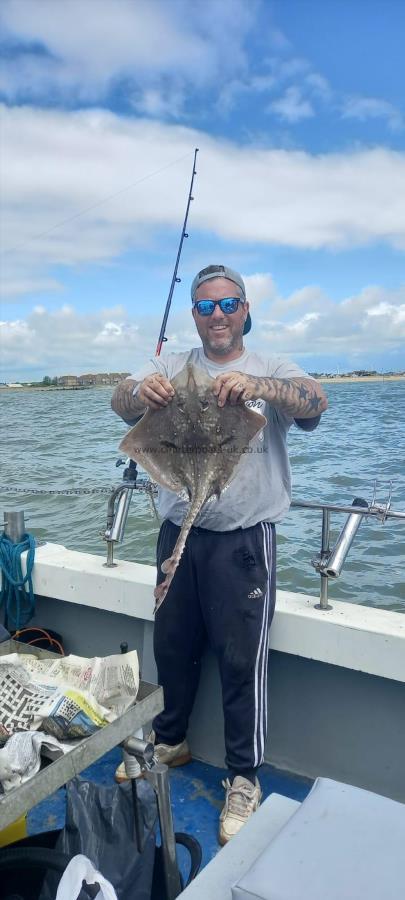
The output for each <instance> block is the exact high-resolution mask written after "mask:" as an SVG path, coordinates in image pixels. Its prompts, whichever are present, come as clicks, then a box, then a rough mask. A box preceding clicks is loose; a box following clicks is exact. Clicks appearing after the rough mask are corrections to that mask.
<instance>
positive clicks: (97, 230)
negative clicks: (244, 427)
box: [0, 0, 405, 381]
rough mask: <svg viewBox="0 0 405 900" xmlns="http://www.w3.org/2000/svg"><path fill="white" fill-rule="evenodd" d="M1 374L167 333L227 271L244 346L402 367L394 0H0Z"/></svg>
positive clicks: (20, 376)
mask: <svg viewBox="0 0 405 900" xmlns="http://www.w3.org/2000/svg"><path fill="white" fill-rule="evenodd" d="M0 16H1V22H0V33H1V45H2V46H1V49H2V61H1V69H0V103H1V129H0V144H1V161H0V166H1V168H0V177H1V202H2V212H1V236H0V266H1V269H0V279H1V298H2V299H1V313H0V319H1V322H0V325H1V344H0V347H1V362H2V370H1V374H0V381H12V380H25V381H27V380H34V379H40V380H41V379H42V378H43V377H44V376H45V375H49V376H51V377H54V376H57V375H65V374H75V375H79V374H82V373H85V372H117V371H119V372H124V371H126V372H133V371H136V369H137V368H139V366H140V365H141V364H143V363H144V362H145V361H146V360H147V359H149V358H150V357H151V356H153V354H154V351H155V347H156V343H157V338H158V335H159V330H160V325H161V321H162V317H163V313H164V307H165V302H166V298H167V295H168V292H169V288H170V283H171V279H172V274H173V268H174V264H175V260H176V255H177V249H178V244H179V239H180V234H181V228H182V223H183V219H184V214H185V207H186V202H187V195H188V190H189V184H190V178H191V173H192V165H193V156H194V149H195V148H196V147H198V148H199V153H198V157H197V166H196V168H197V175H196V179H195V184H194V192H193V193H194V201H193V202H192V203H191V208H190V216H189V221H188V229H187V230H188V234H189V237H188V239H187V240H185V242H184V246H183V252H182V256H181V261H180V266H179V273H178V274H179V277H180V278H181V282H180V283H178V284H177V285H176V289H175V292H174V298H173V303H172V309H171V312H170V316H169V320H168V325H167V329H166V335H167V342H166V344H165V351H179V350H185V349H187V348H190V347H191V346H197V345H198V337H196V333H195V329H194V325H193V321H192V317H191V312H190V309H191V301H190V294H189V289H190V283H191V281H192V279H193V277H194V275H195V274H196V272H197V271H198V270H199V269H201V268H203V267H205V266H207V265H210V264H212V263H219V264H224V265H228V266H231V267H232V268H234V269H236V270H238V271H239V272H241V273H242V275H243V277H244V279H245V282H246V287H247V293H248V296H249V299H250V302H251V311H252V320H253V327H252V331H251V333H250V334H249V335H248V337H247V338H246V345H247V346H248V347H249V348H251V349H254V350H256V351H257V352H260V353H262V354H264V355H273V354H277V355H280V354H281V355H285V356H287V357H289V358H292V359H294V360H296V361H297V362H298V363H300V364H301V365H302V366H303V367H304V368H305V369H306V370H307V371H310V372H332V373H339V372H345V371H351V370H353V369H377V370H379V371H402V370H404V369H405V100H404V84H405V54H404V52H403V46H404V36H405V6H404V4H403V2H402V0H384V2H383V0H378V2H377V0H354V2H342V0H327V2H326V3H325V0H63V2H55V0H2V4H1V11H0Z"/></svg>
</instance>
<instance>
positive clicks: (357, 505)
mask: <svg viewBox="0 0 405 900" xmlns="http://www.w3.org/2000/svg"><path fill="white" fill-rule="evenodd" d="M376 493H377V483H376V482H375V483H374V491H373V497H372V500H371V502H370V503H368V501H367V500H365V499H364V498H363V497H355V499H354V500H353V503H352V504H351V505H350V506H342V505H341V504H338V503H321V502H319V501H316V502H314V501H312V500H292V501H291V506H292V507H293V508H295V509H313V510H318V511H322V532H321V549H320V552H319V554H318V555H317V556H315V557H314V558H313V559H312V560H311V563H312V565H313V567H314V569H315V570H316V571H317V572H318V574H319V575H320V579H321V584H320V592H319V603H316V604H315V609H321V610H323V611H328V610H331V609H332V608H333V607H332V606H331V605H330V603H329V601H328V593H329V578H338V577H339V575H340V573H341V571H342V569H343V565H344V563H345V560H346V557H347V555H348V553H349V550H350V548H351V546H352V544H353V541H354V538H355V536H356V534H357V531H358V529H359V527H360V525H361V523H362V521H363V519H364V517H368V518H370V517H374V518H375V519H378V520H379V521H380V522H381V523H382V524H384V523H385V522H386V521H387V519H396V520H397V521H402V522H405V512H401V511H400V510H394V509H392V508H391V499H392V482H389V492H388V497H387V499H386V500H385V502H383V503H378V502H377V499H376ZM332 512H336V513H347V514H348V515H347V519H346V521H345V523H344V525H343V527H342V529H341V531H340V534H339V535H338V538H337V540H336V542H335V544H334V546H333V547H330V533H331V525H330V522H331V513H332Z"/></svg>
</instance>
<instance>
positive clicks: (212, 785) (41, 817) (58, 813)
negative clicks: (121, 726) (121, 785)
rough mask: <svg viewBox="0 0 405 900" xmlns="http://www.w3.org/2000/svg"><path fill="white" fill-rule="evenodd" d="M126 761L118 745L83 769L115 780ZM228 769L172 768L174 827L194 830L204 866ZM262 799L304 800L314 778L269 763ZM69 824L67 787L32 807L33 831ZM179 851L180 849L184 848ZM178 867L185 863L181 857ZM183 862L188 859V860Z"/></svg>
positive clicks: (213, 844)
mask: <svg viewBox="0 0 405 900" xmlns="http://www.w3.org/2000/svg"><path fill="white" fill-rule="evenodd" d="M121 760H122V753H121V750H120V749H119V747H117V748H115V749H114V750H112V751H111V752H110V753H107V754H106V755H105V756H103V757H102V758H101V759H100V760H98V761H97V762H96V763H94V764H93V765H92V766H89V768H88V769H86V770H84V771H83V772H82V773H81V777H83V778H88V779H89V780H91V781H94V782H96V783H98V784H112V783H113V781H114V772H115V769H116V767H117V765H118V764H119V763H120V762H121ZM226 776H227V772H226V770H225V769H219V768H216V767H215V766H210V765H208V764H207V763H202V762H199V761H198V760H193V761H192V762H191V763H189V764H188V765H186V766H179V767H178V768H175V769H171V770H170V792H171V801H172V811H173V819H174V828H175V831H183V832H184V831H185V832H187V833H188V834H191V835H194V836H195V837H196V838H197V840H198V841H199V842H200V844H201V848H202V854H203V859H202V865H203V866H204V865H206V864H207V863H208V862H209V861H210V860H211V859H212V858H213V857H214V856H215V854H216V853H217V852H218V850H219V849H220V848H219V844H218V840H217V833H218V817H219V813H220V811H221V809H222V806H223V802H224V789H223V787H222V784H221V782H222V780H223V779H225V778H226ZM260 783H261V787H262V790H263V799H265V798H266V797H268V796H269V795H270V794H272V793H277V794H282V795H283V796H285V797H290V798H292V799H293V800H298V801H302V800H304V799H305V797H306V795H307V794H308V793H309V791H310V789H311V786H312V781H311V780H310V779H308V778H302V777H299V776H295V775H290V774H288V773H286V772H282V771H280V770H279V769H276V768H274V767H273V766H270V765H263V766H262V768H261V770H260ZM64 824H65V791H64V789H63V788H61V789H60V790H59V791H57V792H56V793H55V794H53V795H52V796H51V797H48V798H47V799H46V800H43V801H42V802H41V803H39V804H38V805H37V806H35V807H34V808H33V809H31V810H30V812H29V814H28V819H27V831H28V834H29V835H34V834H39V833H41V832H44V831H53V830H58V829H60V828H63V826H64ZM180 853H181V849H180ZM179 862H180V867H181V868H183V865H182V861H181V859H180V860H179ZM184 865H185V863H184Z"/></svg>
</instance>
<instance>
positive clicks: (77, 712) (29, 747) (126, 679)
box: [0, 650, 139, 791]
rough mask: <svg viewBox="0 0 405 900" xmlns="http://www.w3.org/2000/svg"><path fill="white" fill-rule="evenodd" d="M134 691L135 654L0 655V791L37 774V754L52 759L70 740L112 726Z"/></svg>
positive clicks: (136, 677)
mask: <svg viewBox="0 0 405 900" xmlns="http://www.w3.org/2000/svg"><path fill="white" fill-rule="evenodd" d="M138 688H139V665H138V654H137V652H136V650H132V651H131V652H130V653H125V654H116V655H114V656H106V657H98V656H96V657H94V658H93V659H86V658H85V657H81V656H73V655H71V656H66V657H57V658H55V657H53V658H50V659H46V658H41V659H40V658H38V657H36V656H33V655H31V654H28V653H26V654H22V653H9V654H6V655H4V656H0V745H3V749H0V784H1V786H2V788H3V791H7V790H10V788H12V787H15V786H17V785H18V784H21V783H22V782H23V781H26V780H27V779H28V778H31V777H32V775H34V774H35V773H36V772H37V771H38V769H39V767H40V754H41V751H42V752H45V753H46V755H48V756H49V755H51V758H55V754H56V755H60V754H61V753H65V752H67V751H68V750H69V749H71V747H72V746H73V740H74V739H76V740H77V739H78V738H79V739H80V738H85V737H88V736H89V735H90V734H93V732H94V731H96V730H97V729H98V728H101V727H102V726H104V725H107V724H108V723H109V722H113V721H114V719H116V718H117V716H119V715H121V714H122V713H123V712H125V711H126V710H127V709H128V708H129V707H130V706H132V704H133V703H134V702H135V700H136V696H137V693H138ZM27 732H28V733H31V732H36V733H37V735H36V736H35V737H34V738H33V737H32V735H28V734H27ZM69 742H70V744H69Z"/></svg>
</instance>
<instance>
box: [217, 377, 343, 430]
mask: <svg viewBox="0 0 405 900" xmlns="http://www.w3.org/2000/svg"><path fill="white" fill-rule="evenodd" d="M213 390H214V394H216V395H217V397H218V405H219V406H224V405H225V403H227V402H228V403H232V404H235V403H239V402H240V401H242V402H243V401H245V400H258V399H259V397H261V398H262V399H263V400H265V401H266V402H267V403H269V404H270V406H274V407H275V408H276V409H280V410H281V412H283V413H284V414H285V415H286V416H291V418H292V419H297V420H300V419H313V418H315V417H317V416H320V414H321V413H323V412H325V410H326V409H327V408H328V400H327V397H326V394H325V392H324V390H323V389H322V387H321V385H320V384H319V383H318V382H317V381H315V380H314V379H313V378H305V377H304V376H303V377H302V378H301V377H296V378H257V377H256V376H254V375H245V374H244V373H243V372H227V373H226V374H225V373H224V374H223V375H218V377H217V378H216V379H215V384H214V388H213Z"/></svg>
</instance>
